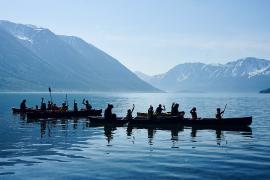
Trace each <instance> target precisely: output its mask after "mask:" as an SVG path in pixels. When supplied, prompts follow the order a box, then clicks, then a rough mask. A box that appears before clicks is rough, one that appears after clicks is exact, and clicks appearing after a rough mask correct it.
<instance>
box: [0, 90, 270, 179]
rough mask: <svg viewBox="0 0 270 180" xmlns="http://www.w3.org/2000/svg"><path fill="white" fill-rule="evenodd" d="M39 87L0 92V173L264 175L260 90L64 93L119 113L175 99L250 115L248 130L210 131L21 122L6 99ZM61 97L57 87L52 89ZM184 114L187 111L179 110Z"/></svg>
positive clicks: (269, 113)
mask: <svg viewBox="0 0 270 180" xmlns="http://www.w3.org/2000/svg"><path fill="white" fill-rule="evenodd" d="M41 97H45V98H46V99H47V100H48V99H49V97H48V95H47V94H46V93H44V94H42V93H35V94H33V93H32V94H31V93H27V94H14V93H13V94H12V93H10V94H7V93H5V94H3V93H2V94H0V179H25V178H27V179H37V178H39V179H48V178H49V179H111V178H131V179H179V178H181V179H182V178H187V179H201V178H204V179H225V178H234V179H254V178H256V179H269V178H270V175H269V173H270V132H269V130H270V95H263V94H109V93H108V94H104V93H92V94H90V93H89V94H75V93H74V94H69V95H68V98H69V101H70V102H72V101H73V99H74V98H76V99H77V100H78V102H80V101H81V100H82V99H83V98H84V97H85V98H88V99H90V101H91V102H92V104H93V106H94V107H95V108H105V106H106V104H107V103H112V104H114V106H115V108H114V111H115V112H116V113H117V114H118V115H119V116H121V115H124V114H125V113H126V110H127V109H128V108H131V107H132V104H133V103H134V104H135V105H136V108H135V111H141V112H143V111H146V109H147V107H148V106H149V105H150V104H152V105H157V104H159V103H162V104H165V105H167V107H170V105H171V102H173V101H175V102H179V103H180V104H181V109H183V110H185V111H186V112H188V111H189V110H190V109H191V108H192V107H193V106H196V107H197V110H198V116H201V117H206V116H207V117H213V116H214V114H215V108H216V107H224V105H225V104H226V103H227V104H228V106H227V110H226V113H225V117H235V116H253V123H252V125H251V128H250V130H246V131H244V130H242V131H217V130H195V129H191V128H186V127H185V128H176V127H168V128H165V129H159V128H155V127H154V128H153V127H150V128H148V129H147V128H146V129H128V128H127V127H117V128H115V127H91V124H89V121H87V119H68V120H56V121H51V122H27V120H25V119H23V118H20V117H19V116H14V115H12V113H11V107H12V106H16V105H19V103H20V101H21V100H22V99H23V98H26V99H28V100H29V102H28V104H29V105H31V106H34V105H36V104H39V103H40V98H41ZM53 98H54V101H56V102H57V103H59V104H60V103H61V102H62V101H61V100H64V98H65V94H54V95H53ZM187 116H189V113H187Z"/></svg>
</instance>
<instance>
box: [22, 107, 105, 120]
mask: <svg viewBox="0 0 270 180" xmlns="http://www.w3.org/2000/svg"><path fill="white" fill-rule="evenodd" d="M101 113H102V110H101V109H99V110H90V111H77V112H75V111H67V112H61V111H46V112H29V113H26V115H27V119H43V118H72V117H88V116H101Z"/></svg>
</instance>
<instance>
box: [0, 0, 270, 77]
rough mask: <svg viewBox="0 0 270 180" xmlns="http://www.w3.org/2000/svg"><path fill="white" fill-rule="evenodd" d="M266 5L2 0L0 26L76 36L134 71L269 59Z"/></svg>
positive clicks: (241, 0)
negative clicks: (21, 25)
mask: <svg viewBox="0 0 270 180" xmlns="http://www.w3.org/2000/svg"><path fill="white" fill-rule="evenodd" d="M269 8H270V1H268V0H264V1H263V0H223V1H221V0H212V1H210V0H186V1H181V0H175V1H173V0H163V1H161V0H136V1H135V0H133V1H132V0H111V1H109V0H106V1H105V0H95V1H94V0H74V1H71V0H43V1H41V0H40V1H38V0H6V1H3V0H0V19H3V20H10V21H14V22H19V23H24V24H34V25H38V26H42V27H47V28H49V29H51V30H52V31H53V32H55V33H57V34H65V35H75V36H79V37H81V38H83V39H84V40H86V41H87V42H90V43H92V44H93V45H95V46H97V47H98V48H100V49H102V50H104V51H105V52H107V53H109V54H110V55H112V56H113V57H115V58H117V59H118V60H119V61H120V62H121V63H123V64H124V65H126V66H127V67H128V68H130V69H131V70H133V71H134V70H139V71H142V72H145V73H148V74H157V73H163V72H166V71H167V70H168V69H169V68H171V67H173V66H174V65H177V64H179V63H183V62H198V61H200V62H206V63H225V62H228V61H230V60H235V59H238V58H242V57H247V56H253V57H254V56H255V57H259V58H267V59H270V10H269Z"/></svg>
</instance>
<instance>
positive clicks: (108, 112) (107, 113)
mask: <svg viewBox="0 0 270 180" xmlns="http://www.w3.org/2000/svg"><path fill="white" fill-rule="evenodd" d="M112 109H113V105H112V104H108V106H107V108H106V109H105V112H104V118H105V119H106V120H115V119H116V115H115V114H113V113H112Z"/></svg>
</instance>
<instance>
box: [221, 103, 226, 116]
mask: <svg viewBox="0 0 270 180" xmlns="http://www.w3.org/2000/svg"><path fill="white" fill-rule="evenodd" d="M226 107H227V104H226V105H225V107H224V110H223V113H222V115H221V117H223V115H224V113H225V110H226Z"/></svg>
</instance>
